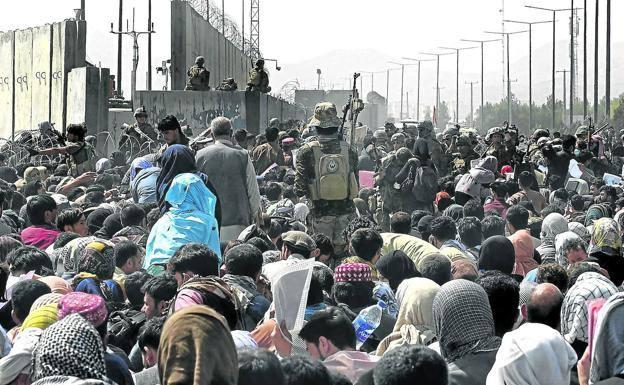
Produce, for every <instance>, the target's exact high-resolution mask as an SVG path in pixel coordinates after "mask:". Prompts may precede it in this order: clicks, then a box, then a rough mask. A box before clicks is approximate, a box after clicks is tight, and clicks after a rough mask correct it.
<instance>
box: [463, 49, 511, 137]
mask: <svg viewBox="0 0 624 385" xmlns="http://www.w3.org/2000/svg"><path fill="white" fill-rule="evenodd" d="M502 40H503V39H490V40H471V39H461V41H468V42H472V43H480V44H481V114H480V115H481V130H485V110H484V109H483V101H484V94H485V93H484V91H483V89H484V87H483V84H484V83H485V79H484V78H483V76H484V71H483V63H484V61H485V57H484V49H483V46H484V45H485V43H491V42H493V41H502Z"/></svg>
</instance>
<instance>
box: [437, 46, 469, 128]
mask: <svg viewBox="0 0 624 385" xmlns="http://www.w3.org/2000/svg"><path fill="white" fill-rule="evenodd" d="M439 48H441V49H450V50H453V51H455V55H456V67H455V115H456V120H457V121H456V122H455V123H459V51H464V50H467V49H475V48H479V47H463V48H454V47H439Z"/></svg>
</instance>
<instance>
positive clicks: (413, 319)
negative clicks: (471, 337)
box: [394, 277, 440, 344]
mask: <svg viewBox="0 0 624 385" xmlns="http://www.w3.org/2000/svg"><path fill="white" fill-rule="evenodd" d="M439 291H440V285H438V284H437V283H435V282H433V281H432V280H430V279H427V278H420V277H417V278H410V279H406V280H405V281H403V282H402V283H401V284H400V285H399V288H398V290H397V294H396V297H397V301H398V302H399V315H398V317H397V321H396V323H395V324H394V331H395V332H396V331H399V330H400V329H401V328H402V327H403V326H404V325H413V326H414V327H415V328H416V329H418V330H419V331H420V332H421V334H422V343H423V344H427V340H430V339H432V338H434V337H435V335H434V334H433V333H431V335H429V333H427V332H433V329H434V327H433V300H434V298H435V296H436V294H438V292H439Z"/></svg>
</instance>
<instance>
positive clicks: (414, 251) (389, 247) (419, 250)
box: [381, 233, 440, 270]
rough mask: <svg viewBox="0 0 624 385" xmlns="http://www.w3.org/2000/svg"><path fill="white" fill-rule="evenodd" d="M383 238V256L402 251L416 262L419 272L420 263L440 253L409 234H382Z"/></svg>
mask: <svg viewBox="0 0 624 385" xmlns="http://www.w3.org/2000/svg"><path fill="white" fill-rule="evenodd" d="M381 238H382V239H383V246H382V247H381V255H387V254H389V253H391V252H393V251H394V250H401V251H402V252H404V253H405V254H407V256H408V257H409V258H410V259H411V260H412V261H414V264H415V265H416V269H419V270H420V268H421V266H420V263H421V262H422V261H424V260H425V257H428V256H429V255H431V254H438V253H439V252H440V251H439V250H438V248H437V247H435V246H433V245H432V244H431V243H429V242H426V241H423V240H422V239H420V238H416V237H413V236H411V235H407V234H395V233H381Z"/></svg>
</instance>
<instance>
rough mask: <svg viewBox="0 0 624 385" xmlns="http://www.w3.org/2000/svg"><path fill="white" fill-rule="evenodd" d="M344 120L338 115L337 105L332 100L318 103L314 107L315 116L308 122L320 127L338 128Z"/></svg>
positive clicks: (310, 124)
mask: <svg viewBox="0 0 624 385" xmlns="http://www.w3.org/2000/svg"><path fill="white" fill-rule="evenodd" d="M341 124H342V120H340V118H339V117H338V113H337V111H336V105H335V104H334V103H330V102H322V103H318V104H317V105H316V106H315V107H314V116H313V117H312V118H311V119H310V122H309V123H308V125H309V126H312V127H318V128H333V127H335V128H338V127H340V125H341Z"/></svg>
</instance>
